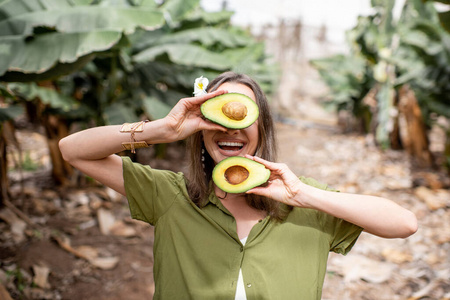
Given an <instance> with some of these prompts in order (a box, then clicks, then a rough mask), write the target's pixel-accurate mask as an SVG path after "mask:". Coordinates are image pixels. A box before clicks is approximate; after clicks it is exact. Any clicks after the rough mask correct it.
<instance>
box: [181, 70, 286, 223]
mask: <svg viewBox="0 0 450 300" xmlns="http://www.w3.org/2000/svg"><path fill="white" fill-rule="evenodd" d="M225 82H232V83H239V84H243V85H246V86H248V87H249V88H250V89H251V90H252V91H253V93H254V94H255V97H256V103H257V105H258V107H259V117H258V133H259V141H258V145H257V148H256V152H255V156H259V157H261V158H263V159H265V160H268V161H275V160H276V152H277V150H276V144H275V128H274V123H273V119H272V116H271V113H270V107H269V103H268V101H267V98H266V96H265V95H264V92H263V91H262V89H261V87H260V86H259V85H258V84H257V83H256V82H255V81H254V80H253V79H252V78H250V77H249V76H247V75H244V74H238V73H234V72H231V71H229V72H225V73H222V74H220V75H219V76H218V77H216V78H215V79H214V80H212V81H211V83H210V84H209V86H208V88H207V91H208V92H213V91H215V90H217V88H218V87H219V86H221V85H222V84H224V83H225ZM187 146H188V150H189V153H190V156H191V157H190V162H191V163H190V165H189V172H188V192H189V195H190V197H191V198H192V200H193V201H194V203H195V204H196V205H197V206H198V207H204V206H205V205H206V204H207V203H208V196H209V194H210V193H211V192H212V185H211V184H210V183H211V179H212V170H213V169H214V161H213V159H212V158H211V156H209V154H208V152H207V151H206V149H205V147H204V146H203V137H202V133H201V132H197V133H195V134H193V135H192V136H190V137H189V138H188V141H187ZM202 152H203V153H202ZM202 156H203V157H204V158H205V160H204V161H202ZM203 165H204V167H203ZM246 197H247V203H248V204H249V205H250V206H252V207H254V208H256V209H259V210H264V211H266V212H267V213H268V215H269V216H271V217H272V218H274V219H276V220H282V219H283V218H284V217H285V216H286V215H287V214H288V213H289V211H290V210H289V209H287V207H286V206H285V205H283V204H281V203H279V202H277V201H275V200H272V199H268V198H265V197H261V196H257V195H250V194H249V195H247V196H246Z"/></svg>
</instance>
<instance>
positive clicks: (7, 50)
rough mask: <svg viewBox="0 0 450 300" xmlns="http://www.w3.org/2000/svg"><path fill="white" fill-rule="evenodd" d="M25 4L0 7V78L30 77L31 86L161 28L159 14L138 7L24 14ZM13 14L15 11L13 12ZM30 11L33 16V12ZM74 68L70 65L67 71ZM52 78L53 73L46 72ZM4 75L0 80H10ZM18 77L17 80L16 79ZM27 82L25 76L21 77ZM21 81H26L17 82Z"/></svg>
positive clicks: (41, 9)
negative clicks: (13, 74)
mask: <svg viewBox="0 0 450 300" xmlns="http://www.w3.org/2000/svg"><path fill="white" fill-rule="evenodd" d="M23 1H24V0H22V1H19V0H18V2H17V4H15V3H16V2H10V1H8V2H6V4H5V3H3V4H2V5H1V6H0V16H2V17H3V20H2V21H0V76H2V75H4V74H5V73H6V72H9V73H10V72H21V73H24V74H34V76H32V79H29V80H38V79H40V80H43V79H48V76H45V77H43V78H39V76H36V74H42V73H44V72H47V71H49V70H51V69H52V68H54V67H59V66H60V65H59V64H66V65H65V66H64V68H60V69H59V70H58V72H53V73H55V74H56V75H62V73H61V72H62V71H64V72H66V73H65V74H67V73H70V72H71V71H74V70H75V69H70V67H71V66H73V67H75V66H76V67H77V68H79V66H80V64H75V62H76V61H77V60H80V61H81V62H83V63H86V62H87V61H89V60H90V59H92V57H91V58H90V59H89V60H88V59H84V60H83V57H86V56H88V55H89V54H92V53H97V52H101V51H109V50H111V49H113V47H123V46H124V45H125V44H121V42H122V41H124V40H125V39H124V38H123V35H124V34H125V35H126V34H131V33H133V32H134V31H135V30H136V28H143V29H145V30H153V29H155V28H158V27H161V26H162V25H163V24H164V18H163V16H162V13H161V12H158V11H156V10H155V9H151V8H142V7H138V8H136V7H101V6H78V7H68V8H67V7H66V6H67V4H66V6H65V7H66V8H65V9H61V5H60V6H55V7H53V6H51V5H49V6H47V5H40V6H39V5H38V3H39V4H41V3H46V2H43V1H42V0H41V1H39V2H34V1H32V2H31V3H34V4H36V5H35V6H30V7H31V8H30V7H28V11H26V10H25V9H22V6H20V5H23V6H26V5H25V4H23ZM15 7H16V8H17V10H18V12H17V11H14V10H13V8H15ZM33 9H34V10H33ZM71 64H73V65H71ZM50 73H52V72H50ZM9 75H10V74H7V75H6V76H4V77H3V78H1V80H11V79H8V78H10V77H11V76H9ZM16 77H17V76H16ZM25 78H26V76H25ZM19 80H20V81H25V80H26V79H22V78H19Z"/></svg>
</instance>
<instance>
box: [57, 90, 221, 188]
mask: <svg viewBox="0 0 450 300" xmlns="http://www.w3.org/2000/svg"><path fill="white" fill-rule="evenodd" d="M223 93H224V91H216V92H213V93H210V94H206V95H204V96H199V97H192V98H185V99H181V100H180V101H179V102H178V103H177V105H175V106H174V108H173V109H172V110H171V112H170V113H169V114H168V115H167V116H166V117H165V118H163V119H159V120H156V121H152V122H148V123H145V124H144V131H143V132H137V133H136V134H135V138H136V140H137V141H146V142H147V143H148V144H149V145H150V144H158V143H171V142H174V141H178V140H182V139H184V138H186V137H188V136H189V135H191V134H193V133H195V132H197V131H199V130H203V129H213V130H214V129H215V130H225V129H224V128H223V127H221V126H219V125H216V124H213V123H211V122H208V121H205V120H204V119H203V118H202V117H201V116H202V115H201V112H200V105H201V104H202V103H203V102H205V101H206V100H208V99H210V98H212V97H215V96H218V95H220V94H223ZM120 128H121V125H112V126H102V127H95V128H90V129H87V130H84V131H80V132H77V133H74V134H72V135H69V136H67V137H65V138H63V139H61V141H60V142H59V147H60V150H61V153H62V156H63V158H64V159H65V160H66V161H68V162H69V163H70V164H71V165H73V166H74V167H75V168H77V169H79V170H80V171H82V172H83V173H85V174H87V175H88V176H91V177H92V178H94V179H96V180H98V181H99V182H101V183H103V184H105V185H106V186H109V187H111V188H112V189H114V190H116V191H117V192H119V193H121V194H122V195H125V187H124V180H123V174H122V171H123V170H122V160H121V158H120V157H119V156H117V155H115V153H117V152H120V151H122V150H123V149H122V142H129V140H130V133H121V132H120Z"/></svg>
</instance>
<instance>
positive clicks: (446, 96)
mask: <svg viewBox="0 0 450 300" xmlns="http://www.w3.org/2000/svg"><path fill="white" fill-rule="evenodd" d="M439 2H442V3H445V4H449V2H448V1H439ZM371 3H372V7H373V9H374V11H375V13H374V14H372V15H369V16H364V17H359V18H358V23H357V25H356V26H355V27H354V28H352V29H351V30H349V31H348V32H347V38H348V43H349V45H350V48H351V50H350V53H349V54H348V55H335V56H333V57H328V58H324V59H317V60H313V61H311V63H312V65H313V66H314V67H315V68H316V69H317V70H318V71H319V73H320V75H321V77H322V79H323V80H324V81H325V83H326V84H327V85H328V87H329V89H330V93H329V96H328V97H327V104H328V105H330V106H332V107H333V108H335V109H337V110H346V111H350V112H351V113H352V115H353V116H355V117H356V118H357V119H358V120H359V121H360V122H361V123H362V124H363V126H362V127H363V128H364V129H365V131H371V132H373V133H374V134H375V136H376V140H377V141H378V143H379V144H380V145H381V146H382V147H384V148H389V147H393V146H394V145H393V136H397V135H398V132H397V131H398V130H399V129H398V125H396V124H398V118H399V113H401V112H400V110H399V107H398V104H399V103H398V102H399V99H398V97H399V96H398V95H399V92H400V90H401V89H402V87H405V86H407V87H408V88H410V89H411V90H412V91H413V92H414V94H415V96H416V99H417V102H418V105H419V107H420V110H421V114H422V116H421V117H422V118H423V120H424V123H425V126H426V129H427V130H428V129H430V128H431V126H432V125H433V124H435V122H436V120H437V119H438V117H439V116H440V117H444V118H447V119H449V118H450V34H449V32H448V31H446V30H448V29H449V28H450V26H449V20H448V19H445V15H446V13H438V12H437V11H436V9H435V5H434V4H435V3H434V2H433V1H422V0H410V1H405V2H404V5H403V8H402V11H401V15H400V18H399V19H398V20H396V19H394V17H393V7H394V4H395V0H372V1H371ZM417 134H420V133H417ZM449 135H450V132H447V143H450V137H449ZM424 138H425V139H426V137H424ZM449 149H450V148H449ZM446 155H447V157H449V156H450V151H448V153H446Z"/></svg>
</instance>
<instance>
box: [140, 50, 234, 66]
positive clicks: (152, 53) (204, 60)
mask: <svg viewBox="0 0 450 300" xmlns="http://www.w3.org/2000/svg"><path fill="white" fill-rule="evenodd" d="M164 54H165V55H167V56H168V59H169V61H170V62H172V63H175V64H180V65H184V66H192V67H203V68H212V69H218V70H226V69H229V68H231V67H232V65H231V64H230V62H229V61H228V60H227V59H226V57H224V56H223V55H221V54H219V53H215V52H212V51H209V50H207V49H205V48H203V47H201V46H196V45H190V44H165V45H159V46H155V47H152V48H149V49H147V50H144V51H142V52H140V53H138V54H136V55H135V56H134V57H133V60H134V61H135V62H136V63H145V62H148V61H154V60H156V59H157V57H159V56H161V55H164Z"/></svg>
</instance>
